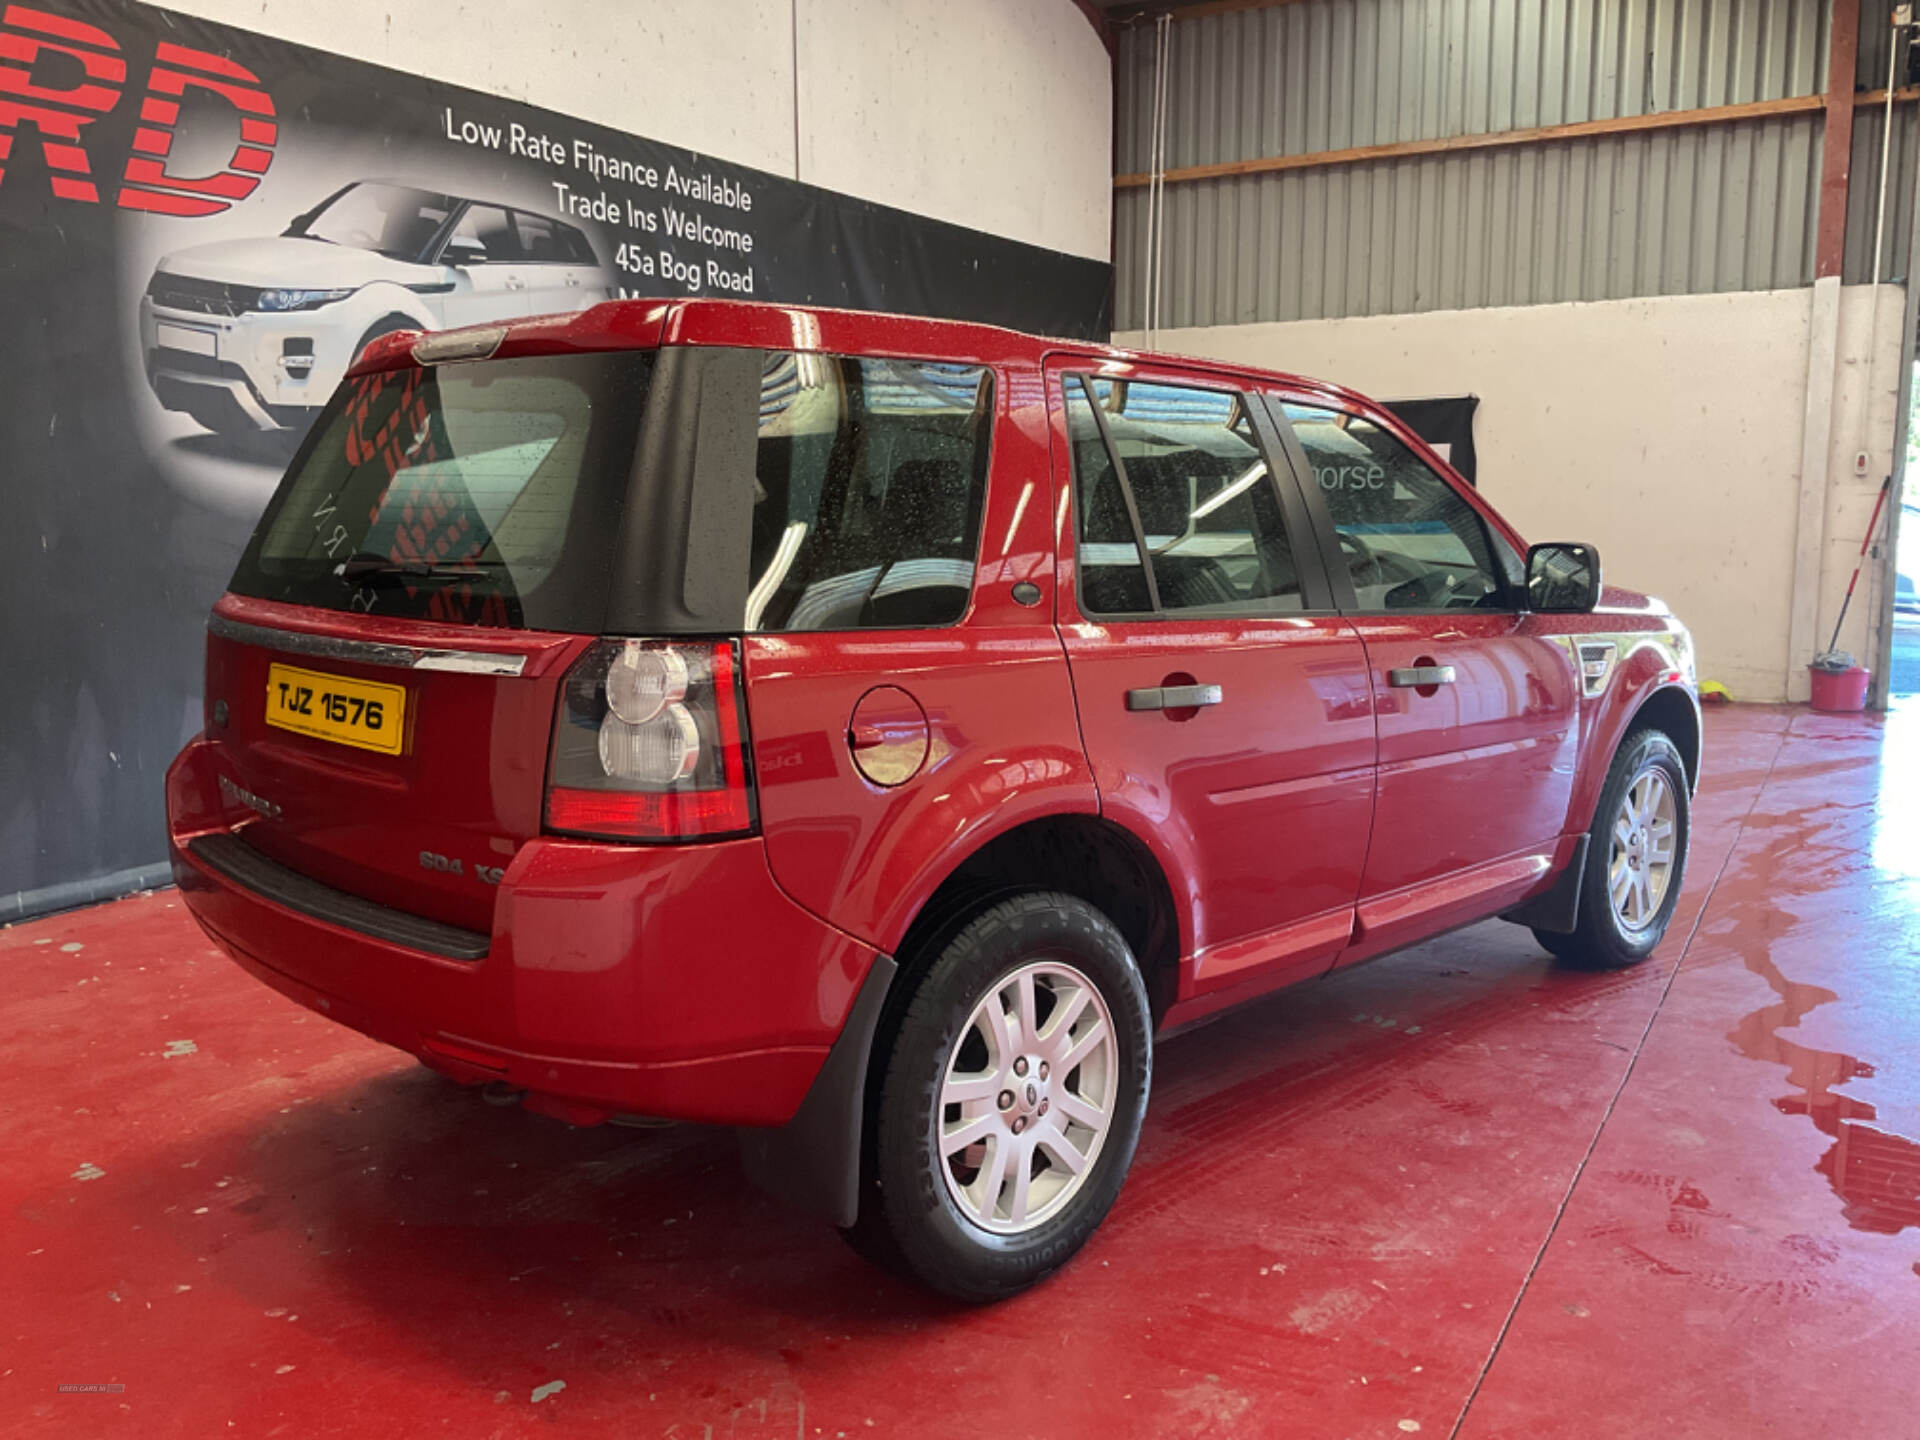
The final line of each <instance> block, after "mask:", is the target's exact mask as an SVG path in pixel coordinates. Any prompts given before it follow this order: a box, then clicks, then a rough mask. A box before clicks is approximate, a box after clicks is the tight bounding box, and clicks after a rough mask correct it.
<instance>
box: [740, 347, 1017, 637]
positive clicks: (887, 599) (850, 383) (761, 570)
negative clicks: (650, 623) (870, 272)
mask: <svg viewBox="0 0 1920 1440" xmlns="http://www.w3.org/2000/svg"><path fill="white" fill-rule="evenodd" d="M992 423H993V378H992V375H991V373H990V372H989V371H988V370H987V369H986V368H985V367H983V366H978V365H954V364H943V363H937V362H934V361H924V360H872V359H854V358H849V357H842V356H831V355H812V354H793V353H788V352H772V353H769V354H768V355H767V357H766V360H765V364H764V367H763V369H762V374H761V384H760V415H759V443H758V447H757V451H756V460H755V467H754V491H753V540H752V561H751V575H752V580H751V583H750V589H749V591H748V596H747V608H746V628H747V629H749V630H864V629H887V628H897V627H918V626H933V625H950V624H953V623H954V622H955V621H957V620H959V619H960V617H961V616H962V615H964V614H965V613H966V609H967V603H968V600H969V599H970V597H971V596H972V593H973V573H974V560H975V556H976V554H977V552H978V549H979V542H980V515H981V508H982V505H983V503H984V500H985V495H986V483H987V461H988V454H989V450H990V443H989V436H990V433H991V426H992Z"/></svg>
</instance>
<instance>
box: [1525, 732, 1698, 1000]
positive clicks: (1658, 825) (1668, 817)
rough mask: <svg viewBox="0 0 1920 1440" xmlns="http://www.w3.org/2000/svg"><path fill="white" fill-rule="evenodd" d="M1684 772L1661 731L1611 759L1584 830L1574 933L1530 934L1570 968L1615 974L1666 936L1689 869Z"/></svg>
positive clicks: (1639, 736)
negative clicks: (1584, 850)
mask: <svg viewBox="0 0 1920 1440" xmlns="http://www.w3.org/2000/svg"><path fill="white" fill-rule="evenodd" d="M1688 820H1689V814H1688V792H1687V769H1686V765H1685V763H1684V762H1683V761H1682V760H1681V758H1680V752H1679V751H1678V750H1677V749H1675V748H1674V744H1673V741H1672V740H1670V739H1668V738H1667V736H1666V735H1665V734H1664V733H1663V732H1661V731H1659V730H1651V729H1649V730H1639V731H1635V732H1634V733H1633V734H1631V735H1629V736H1628V737H1627V739H1626V741H1625V742H1624V743H1623V744H1622V745H1621V746H1620V749H1619V752H1618V753H1617V754H1615V755H1614V757H1613V764H1612V765H1611V766H1610V767H1609V768H1608V770H1607V780H1606V784H1605V785H1604V786H1603V787H1601V791H1600V804H1599V806H1598V807H1597V809H1596V810H1595V812H1594V818H1593V828H1592V829H1591V830H1590V831H1589V832H1588V838H1587V858H1586V873H1585V874H1584V875H1583V876H1582V877H1581V883H1580V906H1579V912H1578V916H1577V918H1576V921H1575V924H1574V928H1573V931H1572V933H1570V934H1565V935H1559V934H1552V933H1549V932H1545V931H1540V930H1536V931H1534V935H1535V937H1536V938H1537V939H1538V940H1539V941H1540V943H1541V944H1542V945H1543V946H1545V947H1546V949H1547V950H1548V951H1549V952H1550V953H1551V954H1553V955H1555V956H1556V957H1558V958H1559V959H1561V960H1564V961H1566V962H1567V963H1568V964H1570V965H1577V966H1581V967H1583V968H1586V969H1595V970H1612V969H1618V968H1620V967H1622V966H1625V965H1636V964H1638V963H1639V962H1640V961H1642V960H1644V959H1646V958H1647V957H1648V956H1649V955H1651V954H1652V953H1653V951H1654V947H1655V946H1657V945H1658V944H1659V943H1660V940H1661V938H1662V937H1663V936H1664V935H1665V934H1666V933H1667V926H1668V925H1669V924H1670V923H1671V922H1672V920H1673V912H1674V908H1675V907H1676V906H1677V905H1678V904H1679V903H1680V886H1681V882H1682V881H1683V880H1684V878H1685V876H1686V869H1687V826H1688Z"/></svg>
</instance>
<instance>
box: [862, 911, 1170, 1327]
mask: <svg viewBox="0 0 1920 1440" xmlns="http://www.w3.org/2000/svg"><path fill="white" fill-rule="evenodd" d="M881 1051H884V1053H881V1052H880V1051H877V1052H876V1054H875V1056H874V1068H873V1072H872V1073H873V1074H874V1076H875V1087H876V1088H875V1095H874V1104H873V1106H872V1111H871V1113H872V1119H873V1131H872V1147H871V1149H870V1151H869V1152H868V1153H869V1164H870V1167H871V1175H870V1180H871V1183H869V1184H867V1185H865V1186H863V1201H862V1211H861V1216H860V1220H859V1223H858V1224H856V1226H855V1227H854V1228H853V1230H852V1231H851V1232H849V1234H848V1239H849V1241H850V1242H851V1243H852V1244H853V1246H854V1248H855V1249H856V1250H858V1251H859V1252H860V1253H861V1254H863V1255H865V1256H867V1257H868V1258H869V1259H873V1260H876V1261H879V1262H880V1263H883V1264H888V1265H890V1266H891V1267H892V1268H896V1269H900V1270H904V1271H905V1272H906V1273H908V1274H910V1275H911V1276H913V1277H914V1278H916V1279H918V1280H920V1281H922V1282H923V1283H925V1284H927V1285H929V1286H931V1287H932V1288H933V1289H935V1290H938V1291H940V1292H942V1293H943V1294H946V1295H949V1296H952V1297H954V1298H955V1299H959V1300H965V1301H971V1302H981V1301H989V1300H998V1299H1002V1298H1004V1297H1006V1296H1009V1295H1014V1294H1017V1293H1018V1292H1019V1291H1021V1290H1024V1289H1026V1288H1027V1287H1028V1286H1030V1285H1032V1284H1034V1283H1035V1282H1036V1281H1038V1280H1041V1279H1044V1278H1045V1277H1046V1276H1047V1275H1049V1274H1051V1273H1052V1272H1053V1271H1055V1270H1057V1269H1059V1268H1060V1266H1062V1265H1064V1264H1065V1263H1066V1262H1067V1261H1068V1260H1069V1259H1071V1258H1072V1257H1073V1255H1074V1254H1075V1253H1076V1252H1077V1251H1078V1250H1079V1249H1080V1247H1081V1246H1082V1245H1084V1244H1086V1242H1087V1239H1088V1237H1090V1236H1091V1235H1092V1234H1093V1232H1094V1230H1095V1229H1096V1228H1098V1226H1099V1224H1100V1222H1101V1220H1102V1219H1104V1218H1105V1217H1106V1213H1107V1211H1108V1209H1109V1208H1110V1207H1111V1206H1112V1204H1113V1201H1114V1197H1115V1196H1116V1195H1118V1194H1119V1192H1120V1185H1121V1182H1122V1181H1124V1180H1125V1179H1126V1174H1127V1168H1128V1166H1129V1165H1131V1164H1132V1162H1133V1151H1134V1146H1135V1145H1136V1144H1137V1143H1138V1141H1139V1137H1140V1125H1141V1121H1142V1119H1143V1118H1144V1116H1145V1114H1146V1108H1147V1092H1148V1089H1149V1085H1150V1081H1151V1076H1152V1065H1153V1058H1152V1023H1151V1018H1150V1014H1149V1010H1148V1006H1147V995H1146V988H1145V986H1144V985H1143V983H1142V981H1141V978H1140V971H1139V967H1138V966H1137V965H1136V964H1135V962H1134V957H1133V952H1132V951H1131V950H1129V949H1128V947H1127V942H1126V941H1125V940H1124V939H1123V938H1122V937H1121V935H1120V932H1119V931H1118V930H1116V929H1115V928H1114V926H1113V923H1112V922H1111V921H1110V920H1108V919H1107V918H1106V916H1104V915H1102V914H1101V913H1100V912H1099V911H1098V910H1096V909H1094V908H1093V906H1091V905H1089V904H1087V903H1086V902H1085V901H1084V900H1079V899H1076V898H1074V897H1072V896H1069V895H1062V894H1057V893H1031V894H1024V895H1019V896H1015V897H1013V898H1011V899H1008V900H1003V901H1001V902H1000V903H998V904H996V905H994V906H993V907H992V908H991V909H989V910H986V911H985V912H983V913H982V914H980V915H979V916H977V917H976V918H975V919H973V920H972V921H970V922H969V923H968V924H966V925H965V926H964V927H963V928H961V929H960V930H959V931H958V932H957V933H956V934H955V935H954V936H953V937H952V938H951V939H950V940H948V941H947V943H946V944H945V945H944V946H943V947H942V948H941V949H940V951H939V953H938V955H937V956H936V958H935V959H934V961H933V963H932V965H930V966H929V967H928V968H927V970H926V971H925V973H924V975H923V976H922V978H921V979H920V981H919V983H918V985H917V986H916V987H915V988H914V990H913V991H912V994H911V999H910V1000H909V1001H908V1003H907V1004H906V1006H905V1007H904V1009H903V1010H902V1011H901V1012H900V1014H899V1016H898V1021H897V1023H896V1025H895V1026H894V1027H893V1029H892V1031H891V1038H890V1041H883V1043H882V1047H881Z"/></svg>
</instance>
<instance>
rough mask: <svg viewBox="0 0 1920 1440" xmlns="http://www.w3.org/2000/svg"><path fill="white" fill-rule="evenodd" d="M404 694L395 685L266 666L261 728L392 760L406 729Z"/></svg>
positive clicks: (318, 672)
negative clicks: (277, 729)
mask: <svg viewBox="0 0 1920 1440" xmlns="http://www.w3.org/2000/svg"><path fill="white" fill-rule="evenodd" d="M406 713H407V692H406V691H405V690H404V689H402V688H401V687H400V686H398V685H380V684H376V683H375V682H373V681H371V680H353V679H349V678H348V677H347V676H345V675H327V674H323V673H322V672H320V671H318V670H302V669H300V668H299V667H298V666H295V665H269V666H268V667H267V723H268V724H269V725H278V726H279V727H280V728H281V729H282V730H296V731H298V732H299V733H300V734H302V735H311V736H313V737H314V738H315V739H319V740H331V741H333V742H334V743H335V744H337V745H357V746H359V747H360V749H362V750H378V751H380V752H381V753H382V754H384V755H398V754H399V753H400V747H401V743H402V741H403V739H404V738H405V736H406V727H405V726H404V724H403V723H402V722H403V721H404V720H405V719H406Z"/></svg>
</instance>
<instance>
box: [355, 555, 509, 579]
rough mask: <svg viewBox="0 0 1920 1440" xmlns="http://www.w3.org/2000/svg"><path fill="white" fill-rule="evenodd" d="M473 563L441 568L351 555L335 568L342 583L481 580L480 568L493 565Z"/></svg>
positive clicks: (434, 565) (442, 566)
mask: <svg viewBox="0 0 1920 1440" xmlns="http://www.w3.org/2000/svg"><path fill="white" fill-rule="evenodd" d="M493 563H495V562H489V561H484V560H480V561H472V562H469V563H468V564H465V565H440V564H435V563H434V562H432V561H428V560H395V559H393V558H391V557H390V556H386V555H351V556H349V557H348V558H347V559H345V560H342V561H341V562H340V563H339V564H338V565H336V566H334V567H333V573H334V574H336V575H338V576H339V577H340V578H341V579H342V580H477V579H480V578H482V572H481V570H480V569H479V568H478V567H479V566H481V565H488V564H493Z"/></svg>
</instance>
